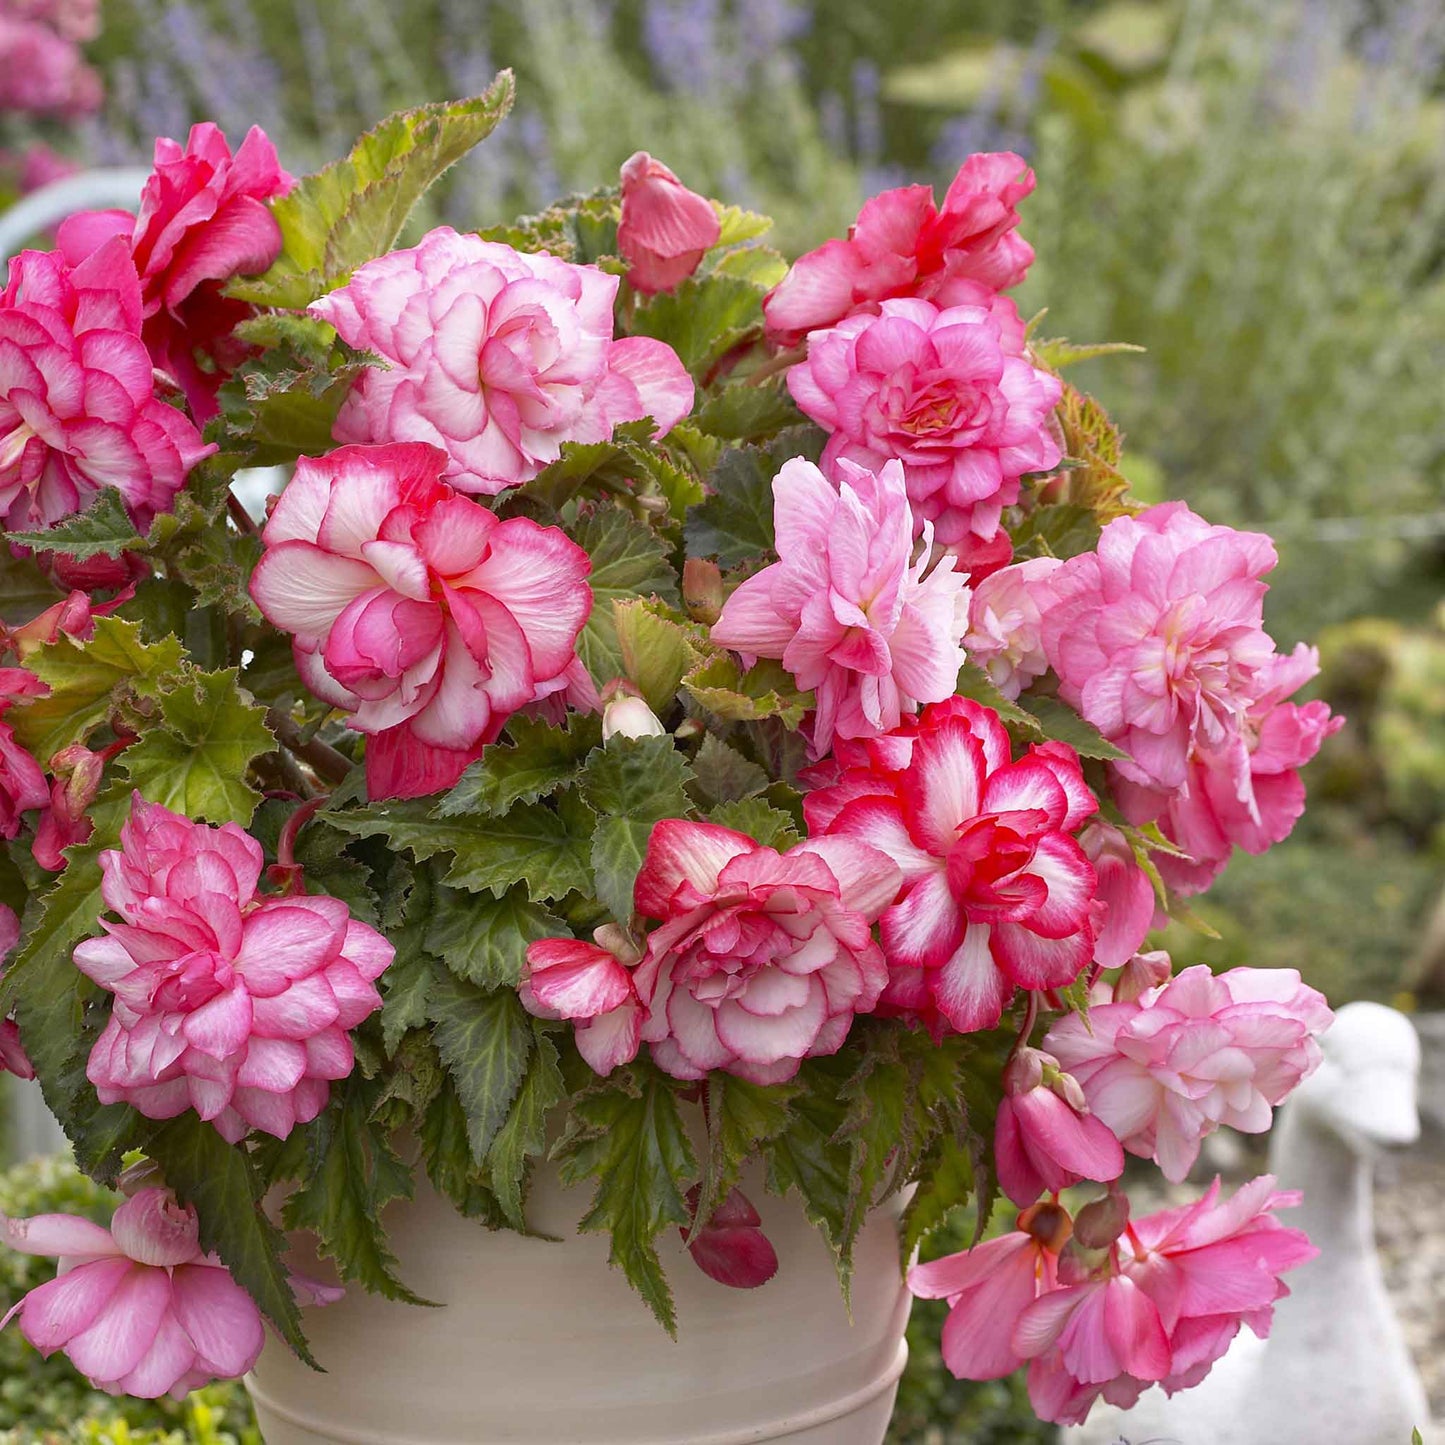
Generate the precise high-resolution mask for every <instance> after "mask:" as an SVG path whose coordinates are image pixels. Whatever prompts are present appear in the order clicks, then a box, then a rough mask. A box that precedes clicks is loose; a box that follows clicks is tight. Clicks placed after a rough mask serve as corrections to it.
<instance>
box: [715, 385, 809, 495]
mask: <svg viewBox="0 0 1445 1445" xmlns="http://www.w3.org/2000/svg"><path fill="white" fill-rule="evenodd" d="M692 420H693V423H694V424H695V425H696V426H698V427H700V428H701V429H702V430H703V431H705V432H707V433H708V434H709V435H711V436H715V437H722V438H724V439H725V440H727V441H735V442H755V441H761V440H762V439H763V438H764V437H769V436H772V435H773V434H774V433H776V432H779V431H781V430H782V429H783V428H784V427H787V426H796V425H797V424H798V422H799V421H800V420H801V414H800V413H799V411H798V407H797V404H796V403H795V402H794V401H793V399H792V397H791V396H789V395H788V393H787V392H786V391H785V390H783V389H782V388H781V387H779V386H741V385H739V386H730V387H728V388H727V390H726V391H722V392H719V393H718V395H717V396H715V397H713V398H712V399H711V400H710V401H708V402H706V403H705V404H704V405H703V406H702V407H700V408H699V409H698V411H697V413H696V414H695V415H694V417H693V419H692ZM769 500H770V501H771V494H770V495H769ZM770 516H771V513H770Z"/></svg>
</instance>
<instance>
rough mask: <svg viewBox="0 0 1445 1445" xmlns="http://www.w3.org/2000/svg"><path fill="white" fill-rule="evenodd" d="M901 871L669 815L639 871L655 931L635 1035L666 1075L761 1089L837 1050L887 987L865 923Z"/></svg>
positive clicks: (826, 842) (840, 852)
mask: <svg viewBox="0 0 1445 1445" xmlns="http://www.w3.org/2000/svg"><path fill="white" fill-rule="evenodd" d="M897 891H898V870H897V869H896V868H895V867H894V866H893V864H892V863H890V862H889V860H888V859H887V857H885V856H884V855H883V854H881V853H879V852H878V851H877V850H875V849H873V848H869V847H865V846H864V845H863V844H861V843H857V842H854V841H853V840H852V839H851V838H813V839H809V840H808V841H807V842H804V843H800V844H798V845H797V847H795V848H792V849H790V850H789V851H788V852H787V853H781V854H780V853H778V852H777V851H776V850H775V849H772V848H766V847H764V846H763V845H762V844H760V843H757V842H754V841H753V839H751V838H748V837H746V836H745V835H743V834H742V833H735V832H733V830H732V829H731V828H722V827H719V826H717V825H716V824H715V823H693V822H688V821H686V820H684V819H681V818H664V819H663V820H662V822H660V823H658V824H657V825H656V826H655V827H654V828H653V830H652V836H651V837H650V838H649V839H648V842H647V856H646V858H645V859H644V860H643V864H642V870H641V872H640V873H639V874H638V875H637V888H636V894H635V900H636V904H637V911H638V912H639V913H640V914H642V915H643V917H645V918H654V919H658V920H659V921H660V923H661V926H660V927H659V928H657V929H655V930H654V931H653V932H652V933H651V934H650V935H649V936H648V939H647V955H646V957H645V958H644V959H643V961H642V962H641V964H639V965H638V968H637V971H636V973H635V974H634V975H633V979H634V981H635V983H636V987H637V992H638V996H639V997H640V998H641V1000H642V1002H643V1004H644V1005H645V1006H646V1008H647V1010H648V1018H647V1021H646V1022H645V1023H644V1024H643V1026H642V1037H643V1039H644V1040H645V1041H646V1042H647V1043H649V1044H651V1045H652V1057H653V1059H654V1061H655V1062H656V1063H657V1064H658V1065H659V1066H660V1067H661V1068H663V1069H665V1070H666V1071H667V1072H668V1073H670V1074H672V1075H673V1077H674V1078H679V1079H701V1078H703V1077H705V1076H706V1074H707V1073H708V1071H709V1070H711V1069H726V1070H727V1071H728V1072H729V1073H734V1074H738V1075H741V1076H742V1077H743V1078H745V1079H749V1080H751V1081H752V1082H753V1083H758V1084H771V1083H777V1082H779V1081H780V1080H783V1079H790V1078H792V1076H793V1075H794V1074H795V1073H796V1072H797V1069H798V1064H799V1063H800V1062H801V1061H802V1060H803V1059H804V1058H807V1057H809V1056H811V1055H814V1054H831V1053H836V1052H837V1050H838V1049H839V1048H840V1047H841V1045H842V1043H843V1040H844V1039H845V1038H846V1037H847V1035H848V1029H849V1026H850V1025H851V1024H852V1022H853V1016H854V1014H859V1013H867V1012H869V1011H870V1010H871V1009H872V1007H873V1005H874V1004H875V1003H876V1002H877V1000H878V994H879V992H880V991H881V989H882V988H883V985H884V983H885V982H886V980H887V976H888V973H887V969H886V968H885V966H884V963H883V955H882V953H881V952H880V951H879V948H878V945H877V944H876V943H875V942H874V941H873V933H872V925H873V922H874V920H875V919H876V918H877V917H878V913H879V910H880V909H881V908H883V907H884V905H885V904H887V903H888V902H889V901H890V900H891V899H892V898H893V897H894V895H895V894H896V893H897Z"/></svg>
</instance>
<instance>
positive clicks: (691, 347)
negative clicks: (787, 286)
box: [632, 272, 767, 381]
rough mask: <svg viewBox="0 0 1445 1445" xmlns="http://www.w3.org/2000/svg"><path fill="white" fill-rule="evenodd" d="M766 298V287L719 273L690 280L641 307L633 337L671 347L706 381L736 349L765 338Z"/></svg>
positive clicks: (686, 365) (746, 279)
mask: <svg viewBox="0 0 1445 1445" xmlns="http://www.w3.org/2000/svg"><path fill="white" fill-rule="evenodd" d="M766 293H767V287H766V286H761V285H759V284H758V283H757V282H756V281H752V280H749V279H748V278H747V277H745V276H728V275H725V274H719V273H718V272H712V273H711V274H708V275H701V274H699V275H696V276H689V277H688V278H687V280H686V281H683V282H682V283H681V284H680V285H678V286H676V287H675V288H674V289H673V290H672V291H668V292H663V293H661V294H660V295H657V296H654V297H652V298H651V300H650V301H648V303H647V304H646V305H645V306H639V307H638V309H637V313H636V315H635V316H634V317H633V321H632V331H633V333H634V335H637V336H652V337H655V338H656V339H657V340H658V341H665V342H667V344H668V345H669V346H670V347H672V349H673V350H674V351H675V352H677V354H678V356H679V357H680V358H681V359H682V364H683V365H684V366H685V367H687V369H688V370H689V371H690V372H692V374H693V375H694V376H695V377H696V378H697V379H698V380H699V381H704V380H706V378H707V374H708V372H709V371H710V370H711V369H712V367H713V365H714V364H715V363H716V362H718V361H719V360H721V358H722V357H723V356H724V355H725V354H726V353H727V352H729V351H731V350H732V349H733V347H735V346H738V345H741V344H742V343H743V342H745V341H748V340H751V339H753V338H755V337H761V336H762V334H763V297H764V295H766Z"/></svg>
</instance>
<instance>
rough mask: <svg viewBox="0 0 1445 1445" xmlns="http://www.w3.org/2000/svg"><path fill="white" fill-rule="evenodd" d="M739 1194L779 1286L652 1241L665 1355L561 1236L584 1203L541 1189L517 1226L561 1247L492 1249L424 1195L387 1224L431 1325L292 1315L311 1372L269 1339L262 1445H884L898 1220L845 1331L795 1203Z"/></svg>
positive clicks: (528, 1244)
mask: <svg viewBox="0 0 1445 1445" xmlns="http://www.w3.org/2000/svg"><path fill="white" fill-rule="evenodd" d="M744 1187H745V1189H746V1191H747V1193H748V1196H749V1197H750V1198H751V1199H752V1200H753V1202H754V1204H755V1205H756V1206H757V1208H758V1210H759V1212H760V1213H761V1214H762V1216H763V1228H764V1230H765V1231H766V1233H767V1235H768V1238H769V1239H771V1240H772V1242H773V1245H774V1247H775V1249H776V1250H777V1253H778V1260H779V1269H778V1273H777V1275H776V1276H775V1277H774V1278H773V1279H772V1280H771V1281H770V1282H769V1283H768V1284H766V1285H764V1286H763V1287H762V1288H760V1289H756V1290H734V1289H728V1288H726V1287H725V1286H723V1285H719V1284H716V1283H714V1282H713V1281H712V1280H710V1279H709V1278H708V1277H707V1276H706V1275H704V1274H703V1273H702V1271H701V1270H699V1269H698V1268H697V1267H696V1265H694V1264H693V1263H692V1260H691V1258H690V1257H689V1256H688V1254H687V1252H686V1250H685V1249H684V1247H683V1245H682V1241H681V1239H680V1238H679V1236H678V1234H677V1232H676V1231H674V1230H670V1231H668V1233H667V1235H666V1236H664V1238H663V1239H662V1240H661V1241H659V1244H660V1252H661V1254H662V1258H663V1264H664V1267H665V1268H666V1270H667V1276H668V1280H669V1282H670V1283H671V1285H672V1289H673V1292H674V1295H675V1297H676V1301H677V1318H678V1338H677V1340H676V1342H674V1341H672V1340H670V1339H669V1338H668V1337H667V1335H666V1334H665V1333H664V1332H663V1330H662V1329H661V1327H660V1326H659V1325H658V1324H657V1322H656V1321H655V1320H654V1319H653V1318H652V1316H651V1314H650V1313H649V1312H648V1310H647V1309H646V1307H645V1306H644V1305H643V1304H642V1302H641V1301H640V1299H639V1298H638V1297H637V1296H636V1295H635V1294H633V1292H632V1290H631V1289H630V1287H629V1286H628V1284H627V1281H626V1280H625V1279H624V1278H623V1276H622V1274H621V1273H620V1272H619V1271H617V1270H615V1269H613V1268H611V1267H610V1266H609V1264H608V1262H607V1249H608V1245H607V1238H606V1236H605V1235H597V1234H588V1235H579V1234H577V1233H576V1223H577V1221H578V1219H579V1218H580V1217H581V1215H582V1214H583V1212H584V1210H585V1207H586V1204H587V1201H588V1197H589V1191H579V1190H565V1189H563V1188H562V1187H561V1184H560V1183H559V1182H558V1180H557V1179H556V1176H555V1174H553V1173H552V1171H550V1170H545V1171H539V1173H538V1177H537V1180H536V1182H535V1184H534V1187H533V1190H532V1195H531V1200H530V1205H529V1212H528V1217H529V1221H530V1222H531V1224H532V1226H533V1228H535V1229H537V1230H539V1231H541V1232H544V1233H547V1234H552V1235H556V1236H557V1237H558V1238H559V1240H560V1241H561V1242H560V1243H553V1242H549V1241H547V1240H543V1239H533V1238H527V1237H523V1236H521V1235H517V1234H513V1233H506V1232H504V1233H490V1232H488V1231H487V1230H485V1229H483V1228H481V1227H480V1226H479V1225H477V1224H474V1223H471V1222H469V1221H467V1220H465V1219H463V1218H461V1217H460V1216H459V1215H458V1214H456V1213H455V1212H454V1211H453V1210H452V1208H451V1207H450V1205H448V1204H447V1203H445V1202H444V1201H443V1200H442V1199H440V1198H439V1197H438V1196H437V1195H436V1194H434V1193H433V1192H432V1191H431V1190H430V1188H429V1187H428V1186H427V1185H426V1182H425V1180H422V1181H421V1183H420V1185H419V1192H418V1197H417V1199H416V1200H415V1201H414V1202H413V1203H410V1204H398V1205H395V1206H393V1207H392V1208H391V1209H389V1210H388V1213H387V1226H388V1229H389V1231H390V1234H391V1240H392V1244H393V1247H394V1249H395V1252H396V1256H397V1258H398V1260H399V1261H400V1270H401V1276H402V1278H403V1279H404V1280H405V1281H406V1282H407V1284H408V1285H409V1286H410V1287H411V1288H412V1289H414V1290H415V1291H416V1292H417V1293H418V1294H420V1295H421V1296H423V1297H424V1298H426V1299H430V1300H435V1301H438V1302H439V1303H440V1304H442V1305H443V1306H444V1308H441V1309H421V1308H417V1307H415V1306H410V1305H404V1304H394V1303H391V1302H389V1301H386V1300H383V1299H381V1298H380V1297H379V1296H376V1295H369V1294H366V1293H365V1292H363V1291H361V1290H359V1289H358V1290H352V1291H350V1292H349V1293H348V1294H347V1296H346V1298H345V1299H344V1300H343V1301H341V1303H339V1304H336V1305H332V1306H330V1307H329V1308H326V1309H317V1310H307V1311H306V1312H305V1320H304V1322H305V1327H306V1332H307V1335H308V1337H309V1339H310V1342H311V1346H312V1350H313V1352H314V1353H315V1355H316V1358H317V1360H318V1361H319V1362H320V1363H321V1365H322V1366H323V1367H324V1368H325V1370H326V1371H327V1373H326V1374H316V1373H314V1372H313V1371H311V1370H309V1369H307V1368H306V1366H304V1365H302V1364H301V1363H299V1362H298V1361H297V1360H296V1359H295V1358H294V1357H293V1356H292V1355H291V1354H290V1353H289V1352H288V1351H287V1350H286V1348H285V1346H284V1345H281V1344H280V1343H278V1342H277V1341H275V1340H274V1339H271V1340H268V1342H267V1345H266V1349H265V1351H264V1352H263V1354H262V1356H261V1359H260V1361H259V1362H258V1364H257V1366H256V1370H255V1372H254V1374H253V1375H251V1376H250V1377H249V1378H248V1381H247V1384H248V1386H249V1388H250V1391H251V1397H252V1399H253V1400H254V1402H255V1405H256V1415H257V1418H258V1421H259V1423H260V1426H261V1431H262V1434H263V1436H264V1437H265V1440H266V1442H267V1445H323V1442H324V1445H341V1442H345V1445H745V1442H746V1445H762V1442H767V1441H774V1440H776V1441H784V1442H786V1445H881V1442H882V1440H883V1436H884V1433H885V1432H886V1430H887V1427H888V1419H889V1416H890V1415H891V1413H892V1410H893V1399H894V1396H895V1394H896V1393H897V1389H898V1377H899V1375H900V1374H901V1373H902V1371H903V1366H904V1362H905V1360H906V1359H907V1354H908V1348H907V1345H906V1344H905V1343H904V1339H903V1331H904V1326H905V1324H906V1323H907V1320H908V1307H909V1297H908V1294H907V1292H906V1290H905V1289H904V1287H903V1280H902V1276H901V1272H900V1269H899V1254H898V1231H897V1218H896V1213H893V1212H890V1211H889V1210H887V1209H883V1210H878V1211H875V1212H874V1214H873V1216H872V1218H871V1219H870V1220H869V1222H868V1224H867V1225H866V1226H865V1227H864V1229H863V1231H862V1234H861V1236H860V1238H859V1240H858V1245H857V1252H856V1261H855V1268H854V1277H853V1291H852V1295H853V1319H852V1321H851V1322H850V1320H849V1317H848V1311H847V1309H846V1308H845V1307H844V1304H843V1300H842V1297H841V1295H840V1293H839V1289H838V1280H837V1275H836V1273H835V1271H834V1268H833V1263H832V1259H831V1256H830V1255H829V1253H828V1250H827V1248H826V1246H825V1245H824V1244H823V1242H822V1240H821V1239H820V1238H819V1236H818V1234H817V1233H816V1231H815V1230H814V1229H813V1228H812V1226H811V1225H809V1224H808V1222H807V1220H806V1219H805V1218H804V1216H803V1212H802V1208H801V1206H800V1205H799V1204H798V1202H797V1199H796V1198H789V1199H786V1200H780V1199H776V1198H774V1197H773V1196H771V1195H769V1194H766V1193H765V1192H764V1190H763V1188H762V1183H761V1180H760V1179H758V1178H755V1177H747V1178H745V1179H744Z"/></svg>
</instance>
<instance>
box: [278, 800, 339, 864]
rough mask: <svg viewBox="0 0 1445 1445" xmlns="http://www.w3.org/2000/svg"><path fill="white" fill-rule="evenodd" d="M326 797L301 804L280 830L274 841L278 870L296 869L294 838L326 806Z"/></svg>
mask: <svg viewBox="0 0 1445 1445" xmlns="http://www.w3.org/2000/svg"><path fill="white" fill-rule="evenodd" d="M326 801H327V799H326V795H325V794H322V795H321V796H320V797H316V798H308V799H307V800H306V802H304V803H302V804H301V806H300V807H299V808H297V809H296V811H295V812H294V813H292V814H291V816H290V817H289V818H287V819H286V824H285V826H284V827H283V828H282V829H281V836H280V837H279V838H278V839H277V840H276V864H277V866H278V867H280V868H297V867H298V864H297V862H296V838H297V835H298V834H299V833H300V832H301V830H302V829H303V828H304V827H305V826H306V825H307V823H309V822H310V821H311V819H312V818H314V817H315V816H316V814H317V812H318V811H319V810H320V809H321V808H323V807H324V806H325V805H326Z"/></svg>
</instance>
